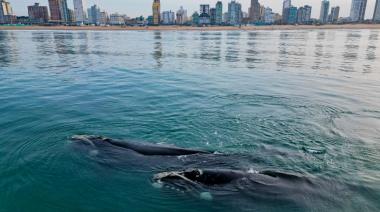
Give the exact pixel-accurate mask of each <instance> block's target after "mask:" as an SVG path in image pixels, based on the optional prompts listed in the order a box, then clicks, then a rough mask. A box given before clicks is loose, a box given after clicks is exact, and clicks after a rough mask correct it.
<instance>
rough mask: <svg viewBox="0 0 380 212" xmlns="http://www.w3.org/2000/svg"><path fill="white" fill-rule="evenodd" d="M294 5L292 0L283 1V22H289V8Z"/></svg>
mask: <svg viewBox="0 0 380 212" xmlns="http://www.w3.org/2000/svg"><path fill="white" fill-rule="evenodd" d="M291 6H292V0H284V2H283V3H282V23H283V24H288V20H289V8H290V7H291Z"/></svg>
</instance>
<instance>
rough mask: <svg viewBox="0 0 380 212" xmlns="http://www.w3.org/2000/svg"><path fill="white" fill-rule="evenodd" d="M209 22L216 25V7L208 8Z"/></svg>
mask: <svg viewBox="0 0 380 212" xmlns="http://www.w3.org/2000/svg"><path fill="white" fill-rule="evenodd" d="M210 24H211V25H216V9H215V8H211V9H210Z"/></svg>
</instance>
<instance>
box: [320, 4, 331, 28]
mask: <svg viewBox="0 0 380 212" xmlns="http://www.w3.org/2000/svg"><path fill="white" fill-rule="evenodd" d="M329 8H330V2H329V1H328V0H322V2H321V13H320V16H319V21H320V22H321V23H322V24H326V23H327V22H328V20H329Z"/></svg>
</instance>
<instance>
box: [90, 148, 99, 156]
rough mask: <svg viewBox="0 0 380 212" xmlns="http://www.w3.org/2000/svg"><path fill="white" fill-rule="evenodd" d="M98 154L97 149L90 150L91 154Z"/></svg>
mask: <svg viewBox="0 0 380 212" xmlns="http://www.w3.org/2000/svg"><path fill="white" fill-rule="evenodd" d="M98 154H99V151H98V150H96V149H94V150H91V151H90V155H91V156H97V155H98Z"/></svg>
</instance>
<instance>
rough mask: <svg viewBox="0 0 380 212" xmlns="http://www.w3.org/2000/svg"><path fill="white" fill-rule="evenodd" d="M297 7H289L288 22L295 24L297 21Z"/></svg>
mask: <svg viewBox="0 0 380 212" xmlns="http://www.w3.org/2000/svg"><path fill="white" fill-rule="evenodd" d="M297 12H298V9H297V7H293V6H291V7H289V13H288V22H287V23H288V24H296V23H297Z"/></svg>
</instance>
